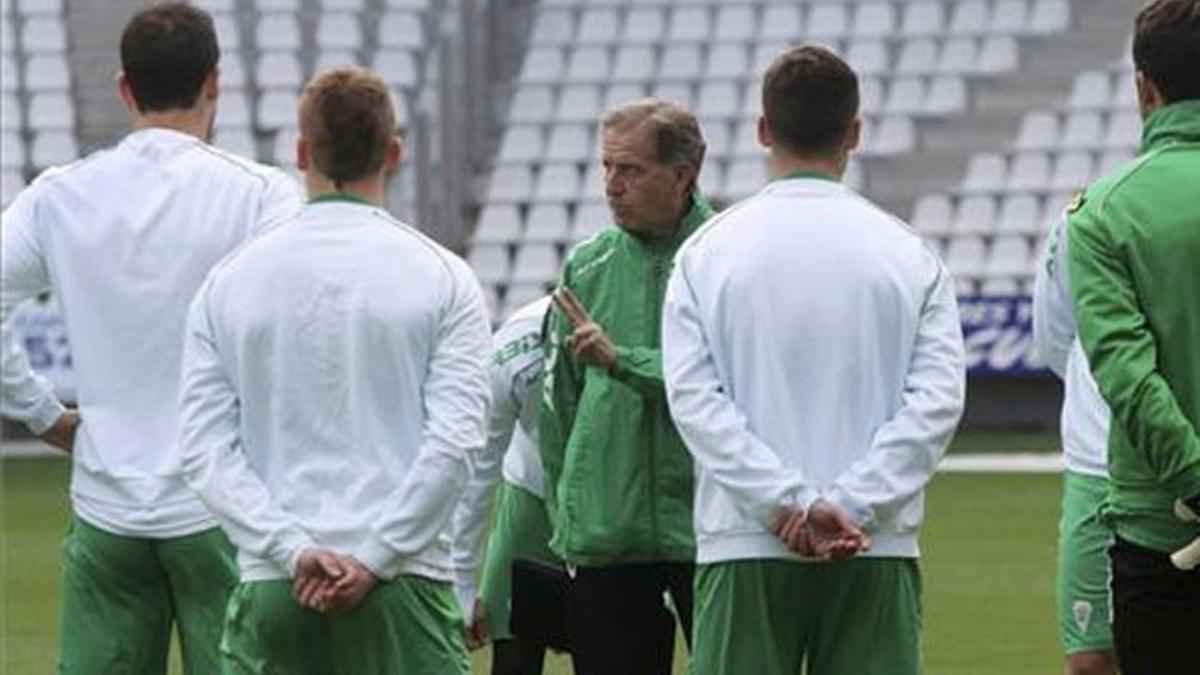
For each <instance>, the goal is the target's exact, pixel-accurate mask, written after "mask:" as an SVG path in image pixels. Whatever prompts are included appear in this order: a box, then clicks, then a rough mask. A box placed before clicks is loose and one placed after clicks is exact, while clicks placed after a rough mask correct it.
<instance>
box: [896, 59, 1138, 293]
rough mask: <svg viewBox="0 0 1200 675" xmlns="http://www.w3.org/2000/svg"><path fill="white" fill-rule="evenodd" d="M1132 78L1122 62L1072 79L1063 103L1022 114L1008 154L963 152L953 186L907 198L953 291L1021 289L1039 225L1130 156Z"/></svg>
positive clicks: (1134, 120) (1134, 137) (1037, 244)
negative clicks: (941, 258) (941, 253)
mask: <svg viewBox="0 0 1200 675" xmlns="http://www.w3.org/2000/svg"><path fill="white" fill-rule="evenodd" d="M1133 79H1134V78H1133V72H1132V68H1131V66H1129V65H1128V64H1127V63H1125V62H1123V61H1122V62H1118V63H1113V64H1111V66H1109V67H1106V68H1100V69H1088V70H1084V71H1082V72H1079V73H1078V74H1077V75H1076V76H1075V78H1074V82H1073V84H1072V86H1071V87H1070V91H1069V94H1068V97H1067V99H1066V102H1065V105H1064V106H1062V107H1060V108H1056V109H1049V110H1033V111H1030V112H1027V113H1026V114H1025V115H1024V116H1023V117H1022V118H1021V122H1020V126H1019V128H1018V131H1017V133H1016V136H1015V138H1014V139H1013V141H1012V143H1011V145H1010V146H1009V147H1007V148H1005V149H1003V150H1001V151H1000V152H981V153H975V154H973V155H971V157H970V159H969V162H968V164H967V169H966V173H965V175H964V176H963V178H962V181H961V182H960V183H958V185H956V186H954V187H953V188H951V189H950V190H947V191H940V192H935V193H930V194H925V195H922V196H921V197H920V198H919V199H918V200H917V203H916V206H915V208H914V209H913V213H912V222H913V224H914V226H915V227H916V228H917V229H918V230H919V231H920V232H921V233H922V235H923V236H925V237H926V238H927V239H929V240H930V241H932V242H933V243H934V244H935V245H936V246H945V247H947V250H948V251H949V252H953V253H954V255H953V256H950V257H948V259H947V262H948V264H949V265H950V268H951V271H952V272H953V273H954V275H955V277H956V281H957V284H958V287H959V289H960V293H961V294H963V295H974V294H983V295H988V294H994V293H997V292H998V291H1003V292H1004V293H1005V294H1008V293H1009V292H1010V291H1011V293H1012V294H1025V293H1029V292H1031V283H1032V280H1033V276H1034V273H1035V269H1034V265H1035V261H1036V259H1037V256H1036V254H1037V252H1038V251H1039V250H1040V248H1041V246H1042V243H1043V242H1042V237H1043V234H1044V233H1045V232H1046V231H1047V230H1048V229H1049V222H1050V221H1052V220H1053V219H1054V218H1057V217H1058V216H1059V214H1060V213H1061V211H1062V209H1063V208H1064V207H1065V206H1066V205H1067V204H1068V202H1069V201H1070V199H1071V195H1072V194H1073V193H1074V192H1075V191H1077V190H1079V189H1081V188H1082V187H1084V186H1086V185H1087V184H1089V183H1090V182H1092V181H1093V180H1095V179H1096V178H1097V177H1099V176H1101V175H1104V174H1105V173H1107V172H1109V171H1110V170H1112V169H1113V168H1115V167H1116V166H1118V165H1120V164H1122V163H1124V162H1126V161H1128V160H1129V159H1131V158H1132V157H1133V156H1134V153H1135V152H1136V150H1137V144H1138V141H1139V134H1140V130H1141V121H1140V118H1139V116H1138V113H1137V110H1136V107H1135V104H1136V96H1135V94H1134V91H1133ZM963 242H966V243H963ZM981 263H982V264H981Z"/></svg>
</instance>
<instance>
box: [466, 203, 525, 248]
mask: <svg viewBox="0 0 1200 675" xmlns="http://www.w3.org/2000/svg"><path fill="white" fill-rule="evenodd" d="M521 230H522V228H521V215H520V213H518V212H517V207H516V205H515V204H488V205H486V206H484V207H483V209H482V210H480V212H479V221H478V222H477V223H476V225H475V233H474V235H473V237H472V240H473V241H474V243H475V244H511V243H513V242H515V241H517V240H518V239H520V238H521Z"/></svg>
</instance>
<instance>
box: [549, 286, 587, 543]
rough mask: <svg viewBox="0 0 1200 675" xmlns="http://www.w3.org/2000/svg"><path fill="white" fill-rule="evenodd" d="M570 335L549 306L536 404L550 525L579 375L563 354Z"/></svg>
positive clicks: (562, 317)
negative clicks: (540, 386) (566, 340)
mask: <svg viewBox="0 0 1200 675" xmlns="http://www.w3.org/2000/svg"><path fill="white" fill-rule="evenodd" d="M570 334H571V325H570V322H569V321H568V320H567V316H566V314H564V313H563V311H562V310H561V309H559V308H558V306H556V305H551V307H550V315H549V317H548V319H547V325H546V340H545V347H544V348H545V352H546V365H545V368H544V369H543V371H542V395H541V397H540V401H539V404H538V450H539V452H540V454H541V456H542V465H543V467H544V469H545V473H546V485H545V493H546V509H547V511H548V512H549V514H550V518H551V522H554V521H555V518H556V513H557V511H558V482H559V479H560V478H561V477H562V471H563V461H564V457H565V456H566V451H567V441H568V440H569V439H570V437H571V428H572V426H574V424H575V414H576V411H577V409H578V407H579V396H580V393H581V392H582V391H583V373H582V371H581V370H580V369H579V367H578V365H577V364H576V363H575V362H574V361H573V360H572V359H571V358H570V356H569V355H568V354H567V350H566V346H565V345H564V340H565V339H566V337H567V336H568V335H570Z"/></svg>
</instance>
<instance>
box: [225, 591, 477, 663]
mask: <svg viewBox="0 0 1200 675" xmlns="http://www.w3.org/2000/svg"><path fill="white" fill-rule="evenodd" d="M221 658H222V666H223V667H222V670H221V671H220V672H221V673H223V674H224V675H277V674H279V675H283V674H286V675H333V674H334V673H337V675H390V674H393V673H404V675H467V673H468V664H467V650H466V646H465V645H464V643H463V619H462V613H461V612H460V610H459V608H458V601H457V600H456V599H455V597H454V591H453V589H452V588H451V585H450V584H449V583H446V582H440V581H433V580H430V579H426V578H424V577H417V576H401V577H397V578H396V579H394V580H392V581H390V582H388V583H385V584H380V585H379V586H377V587H376V588H375V589H374V590H373V591H371V593H370V594H369V595H367V597H366V598H364V599H363V601H362V602H361V603H359V604H358V605H357V606H355V607H353V608H351V609H349V610H347V611H344V612H338V613H334V614H320V613H317V612H314V611H312V610H310V609H307V608H305V607H302V606H301V605H300V603H299V602H297V601H296V597H295V595H293V594H292V582H291V581H290V580H288V579H278V580H272V581H251V582H242V583H241V584H238V587H237V588H236V589H234V591H233V597H232V598H231V599H230V600H229V611H228V612H227V614H226V616H225V636H224V638H223V639H222V640H221Z"/></svg>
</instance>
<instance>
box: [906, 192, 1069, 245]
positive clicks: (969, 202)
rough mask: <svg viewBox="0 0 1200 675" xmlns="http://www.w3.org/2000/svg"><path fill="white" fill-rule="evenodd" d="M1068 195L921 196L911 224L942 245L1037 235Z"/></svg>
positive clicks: (1058, 212)
mask: <svg viewBox="0 0 1200 675" xmlns="http://www.w3.org/2000/svg"><path fill="white" fill-rule="evenodd" d="M1071 194H1072V193H1070V192H1065V191H1064V192H1053V193H1050V194H1048V195H1045V196H1042V195H1038V194H1033V193H1028V192H1026V193H1020V194H1009V195H1004V196H1003V197H995V196H992V195H966V196H959V197H952V196H950V195H943V194H930V195H924V196H922V197H921V198H920V199H918V200H917V204H916V206H915V207H914V208H913V216H912V225H913V227H915V228H916V229H917V231H918V232H920V233H921V234H922V235H924V236H926V237H927V238H937V239H939V240H940V241H943V242H944V241H945V240H946V239H947V238H950V237H955V236H960V235H991V234H996V235H1005V234H1019V235H1026V236H1038V235H1040V234H1042V233H1044V232H1047V231H1048V230H1049V229H1050V223H1051V222H1053V221H1054V219H1055V218H1057V217H1058V216H1059V214H1060V213H1062V209H1063V207H1064V206H1065V205H1066V204H1067V203H1069V202H1070V200H1071Z"/></svg>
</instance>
